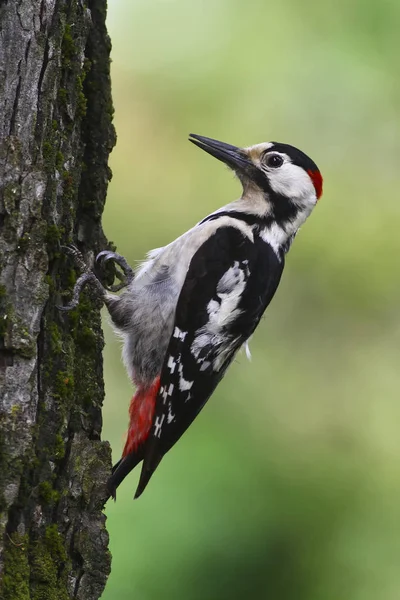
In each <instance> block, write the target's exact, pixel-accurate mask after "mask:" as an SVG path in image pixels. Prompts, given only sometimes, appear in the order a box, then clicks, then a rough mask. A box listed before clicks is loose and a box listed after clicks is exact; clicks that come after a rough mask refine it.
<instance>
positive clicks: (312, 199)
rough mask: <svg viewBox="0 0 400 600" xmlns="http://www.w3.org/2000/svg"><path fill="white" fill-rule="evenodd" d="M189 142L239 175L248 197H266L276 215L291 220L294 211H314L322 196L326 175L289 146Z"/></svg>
mask: <svg viewBox="0 0 400 600" xmlns="http://www.w3.org/2000/svg"><path fill="white" fill-rule="evenodd" d="M189 140H190V141H191V142H193V144H195V145H196V146H198V147H199V148H202V149H203V150H205V151H206V152H208V153H209V154H211V155H212V156H215V158H218V160H221V161H222V162H224V163H225V164H226V165H228V166H229V167H230V168H231V169H233V171H234V172H235V173H236V175H237V176H238V178H239V179H240V181H241V182H242V185H243V190H244V194H243V196H244V197H249V199H250V198H251V197H255V196H260V192H261V194H263V195H264V197H265V200H266V202H267V203H268V204H269V203H271V204H272V209H273V212H274V213H275V215H276V216H277V217H278V215H279V217H280V218H281V219H283V220H285V218H288V219H290V218H291V217H292V214H293V213H294V211H296V212H297V211H299V210H300V211H301V210H305V211H306V212H311V210H312V208H313V207H314V206H315V204H316V203H317V201H318V200H319V198H320V197H321V195H322V176H321V173H320V171H319V169H318V167H317V165H316V164H315V163H314V161H312V160H311V158H309V157H308V156H307V155H306V154H304V152H302V151H301V150H298V149H297V148H295V147H294V146H290V145H289V144H281V143H278V142H265V143H262V144H256V145H255V146H250V147H248V148H237V147H236V146H231V145H230V144H225V143H224V142H219V141H217V140H213V139H211V138H207V137H203V136H201V135H196V134H190V137H189Z"/></svg>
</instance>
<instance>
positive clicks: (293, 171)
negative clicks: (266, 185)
mask: <svg viewBox="0 0 400 600" xmlns="http://www.w3.org/2000/svg"><path fill="white" fill-rule="evenodd" d="M268 178H269V181H270V185H271V188H272V189H273V191H274V192H275V193H277V194H281V195H282V196H288V197H289V198H291V199H292V200H298V201H300V202H301V201H306V202H311V203H313V204H315V203H316V202H317V196H316V193H315V188H314V185H313V183H312V181H311V179H310V177H309V175H308V174H307V173H306V172H305V171H304V169H302V168H301V167H298V166H297V165H294V164H292V163H289V162H286V163H284V164H283V165H282V166H281V167H280V168H279V169H277V170H276V171H270V172H269V173H268Z"/></svg>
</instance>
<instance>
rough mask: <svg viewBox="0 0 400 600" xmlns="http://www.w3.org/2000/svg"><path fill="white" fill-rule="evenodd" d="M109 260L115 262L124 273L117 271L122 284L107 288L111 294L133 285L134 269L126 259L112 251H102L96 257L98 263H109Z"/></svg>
mask: <svg viewBox="0 0 400 600" xmlns="http://www.w3.org/2000/svg"><path fill="white" fill-rule="evenodd" d="M109 260H112V261H113V262H115V263H116V264H117V265H118V266H119V267H120V269H121V271H122V273H123V275H121V273H119V272H118V271H116V276H117V277H118V279H120V281H121V283H117V284H116V285H111V286H109V287H108V288H107V289H108V290H109V291H110V292H118V291H119V290H122V288H124V287H127V286H128V285H129V284H130V283H132V281H133V279H134V276H135V274H134V271H133V269H132V267H131V266H130V265H129V264H128V262H127V260H126V258H124V257H123V256H121V254H118V253H117V252H112V251H111V250H102V251H101V252H99V254H98V255H97V256H96V263H101V262H108V261H109Z"/></svg>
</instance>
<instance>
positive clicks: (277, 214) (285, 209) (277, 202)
mask: <svg viewBox="0 0 400 600" xmlns="http://www.w3.org/2000/svg"><path fill="white" fill-rule="evenodd" d="M251 179H252V181H254V182H255V183H256V184H257V185H258V187H259V188H260V189H261V190H262V191H263V192H264V193H265V194H266V195H267V196H268V199H269V200H270V202H271V204H272V211H273V214H272V216H273V217H274V218H273V219H272V220H273V221H274V220H275V221H277V222H278V223H279V224H281V223H282V222H284V221H290V220H291V219H294V217H295V216H296V215H297V212H298V208H297V206H296V205H295V204H293V202H291V200H290V198H288V197H287V196H283V195H282V194H277V193H276V192H274V190H273V189H272V188H271V185H270V183H269V179H268V175H266V174H265V173H264V172H263V171H261V170H260V169H258V168H257V167H254V169H253V171H252V173H251Z"/></svg>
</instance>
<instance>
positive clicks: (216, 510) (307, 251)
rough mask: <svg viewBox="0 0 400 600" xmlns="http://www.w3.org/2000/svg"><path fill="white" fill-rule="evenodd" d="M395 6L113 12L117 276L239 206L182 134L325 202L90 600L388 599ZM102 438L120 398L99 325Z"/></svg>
mask: <svg viewBox="0 0 400 600" xmlns="http://www.w3.org/2000/svg"><path fill="white" fill-rule="evenodd" d="M399 22H400V3H399V2H398V0H363V1H361V0H360V1H350V2H349V1H348V0H336V1H335V2H332V1H327V2H322V3H321V2H318V1H317V0H304V1H303V2H298V1H297V0H284V1H283V2H282V1H280V2H265V1H261V0H259V1H257V0H253V1H248V2H243V0H241V1H238V0H198V1H197V2H189V1H188V0H186V1H185V0H152V1H151V2H150V1H148V0H147V1H145V0H134V1H132V2H127V1H122V0H111V1H110V3H109V17H108V25H109V32H110V35H111V38H112V42H113V53H112V58H113V64H112V77H113V94H114V103H115V109H116V113H115V124H116V128H117V133H118V143H117V146H116V149H115V150H114V152H113V154H112V157H111V167H112V169H113V173H114V178H113V181H112V183H111V186H110V191H109V196H108V201H107V205H106V211H105V216H104V227H105V231H106V233H107V235H108V237H109V238H110V239H112V240H113V241H114V242H115V243H116V244H117V246H118V250H119V251H120V252H121V253H122V254H123V255H125V256H126V257H127V258H128V259H129V261H130V262H131V263H134V262H135V261H136V260H140V259H142V258H143V257H144V255H145V253H146V251H148V250H149V249H151V248H153V247H158V246H161V245H164V244H166V243H168V242H169V241H171V240H172V239H174V238H175V237H176V236H178V235H179V234H181V233H182V232H183V231H184V230H186V229H187V228H189V227H190V226H192V225H193V224H194V223H195V222H196V221H198V220H200V219H201V218H202V217H203V216H205V215H206V214H207V213H209V212H210V211H212V210H214V209H216V208H217V207H219V206H220V205H222V204H224V203H226V202H228V201H230V200H232V199H234V198H235V197H237V196H238V195H239V194H240V186H239V183H238V182H237V181H235V179H234V178H233V176H232V174H231V173H230V172H228V171H227V169H226V168H224V167H223V165H222V164H221V163H219V162H218V161H216V160H214V159H213V158H211V157H210V156H208V155H206V154H205V153H202V152H201V151H200V150H198V149H197V148H195V147H194V146H192V145H191V144H189V143H188V141H187V135H188V133H189V132H194V133H200V134H203V135H206V136H210V137H215V138H217V139H221V140H223V141H226V142H230V143H233V144H237V145H250V144H254V143H257V142H261V141H268V140H275V141H281V142H287V143H291V144H294V145H296V146H298V147H300V148H301V149H302V150H304V151H305V152H306V153H308V154H309V155H310V156H311V157H312V158H313V159H314V160H315V161H316V162H317V164H318V166H319V167H320V169H321V171H322V173H323V175H324V178H325V191H324V196H323V198H322V200H321V201H320V203H319V204H318V206H317V208H316V210H315V211H314V213H313V215H312V216H311V218H310V219H309V221H308V222H307V223H306V224H305V226H304V227H303V229H302V231H301V233H300V235H299V236H298V237H297V238H296V241H295V243H294V245H293V248H292V250H291V251H290V253H289V255H288V259H287V265H286V270H285V273H284V276H283V280H282V283H281V286H280V288H279V291H278V293H277V295H276V297H275V299H274V300H273V302H272V305H271V306H270V308H269V309H268V311H267V313H266V317H265V319H264V320H263V321H262V323H261V324H260V327H259V328H258V330H257V332H256V334H255V335H254V337H253V339H252V342H251V351H252V355H253V360H252V362H251V363H249V362H248V361H247V359H246V358H245V356H244V354H241V355H239V356H238V358H237V360H236V362H235V364H234V365H233V366H232V368H231V369H230V371H229V373H228V375H227V376H226V378H225V379H224V381H223V382H222V384H221V385H220V386H219V387H218V389H217V391H216V393H215V394H214V396H213V397H212V399H211V400H210V402H209V403H208V405H207V406H206V408H205V410H204V411H203V412H202V413H201V415H200V416H199V418H198V419H197V420H196V422H195V423H194V424H193V426H192V427H191V429H190V431H189V432H188V433H187V434H186V435H185V436H184V437H183V438H182V440H180V442H179V443H178V444H177V445H176V446H175V447H174V448H173V449H172V451H171V452H170V453H169V454H168V455H167V456H166V458H165V459H164V460H163V462H162V465H161V467H160V468H159V470H158V471H157V473H156V475H155V476H154V478H153V479H152V481H151V483H150V485H149V487H148V489H147V490H146V492H145V494H144V495H143V496H142V497H141V498H140V500H138V501H136V502H133V501H132V496H133V493H134V491H135V486H136V482H137V478H138V474H139V473H138V471H135V472H134V473H133V474H132V475H131V476H130V477H128V478H127V479H126V480H125V482H124V483H123V484H122V486H121V487H120V489H119V490H118V501H117V503H116V504H113V503H109V504H108V506H107V515H108V528H109V532H110V538H111V540H110V545H111V551H112V554H113V565H112V574H111V577H110V579H109V583H108V586H107V588H106V591H105V593H104V595H103V597H102V598H103V600H130V599H132V600H137V599H140V600H158V599H161V598H162V599H164V600H165V599H167V600H169V599H176V600H180V599H185V600H204V599H205V600H207V599H210V600H225V599H233V600H236V599H237V600H239V599H240V600H242V599H243V598H257V599H267V600H339V599H340V600H342V599H343V600H344V599H345V600H377V599H379V600H399V598H400V498H399V496H400V402H399V400H400V398H399V395H400V394H399V390H400V368H399V358H400V352H399V347H400V317H399V305H400V302H399V300H400V280H399V254H400V235H399V222H400V221H399V217H400V198H399V192H398V190H399V186H400V176H399V159H400V120H399V117H400V79H399V55H400V41H399ZM105 331H106V340H107V345H106V351H105V372H106V392H107V397H106V404H105V410H104V439H109V440H110V441H111V444H112V447H113V453H114V460H117V459H118V458H119V456H120V452H121V449H122V445H123V441H124V434H125V432H126V429H127V419H128V417H127V415H128V405H129V401H130V398H131V395H132V387H131V384H130V382H129V380H128V378H127V376H126V374H125V372H124V369H123V367H122V364H121V361H120V343H119V342H118V340H116V339H115V337H114V335H113V333H112V331H111V329H110V327H109V326H108V325H107V324H105Z"/></svg>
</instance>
